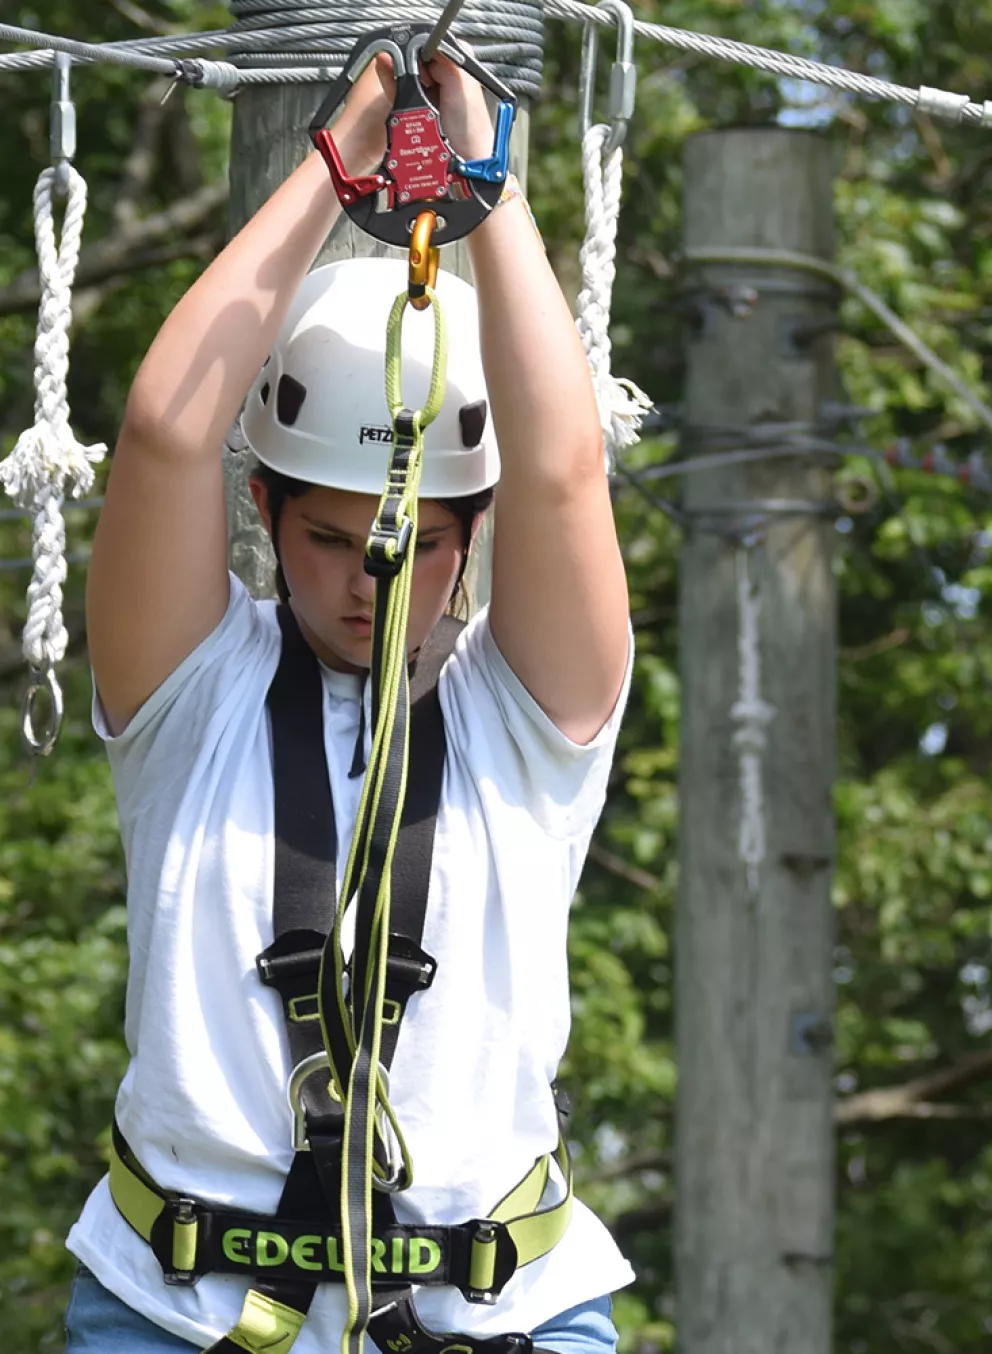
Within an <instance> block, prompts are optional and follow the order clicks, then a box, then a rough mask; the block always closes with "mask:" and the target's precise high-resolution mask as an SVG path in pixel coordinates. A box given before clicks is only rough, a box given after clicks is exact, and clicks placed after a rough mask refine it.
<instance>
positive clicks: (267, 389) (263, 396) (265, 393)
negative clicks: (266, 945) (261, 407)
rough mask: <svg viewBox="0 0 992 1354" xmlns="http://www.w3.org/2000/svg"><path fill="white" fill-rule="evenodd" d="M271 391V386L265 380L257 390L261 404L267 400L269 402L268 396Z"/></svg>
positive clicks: (266, 402)
mask: <svg viewBox="0 0 992 1354" xmlns="http://www.w3.org/2000/svg"><path fill="white" fill-rule="evenodd" d="M271 393H272V389H271V387H270V385H269V383H268V381H266V383H265V385H264V386H262V389H261V390H260V391H259V392H258V397H259V399H260V400H261V401H262V403H263V404H268V402H269V396H270V395H271Z"/></svg>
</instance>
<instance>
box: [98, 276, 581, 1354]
mask: <svg viewBox="0 0 992 1354" xmlns="http://www.w3.org/2000/svg"><path fill="white" fill-rule="evenodd" d="M427 296H428V301H429V304H430V305H431V306H432V308H433V309H434V316H435V361H434V371H433V379H432V384H431V390H430V393H429V396H428V399H427V401H426V404H425V407H424V409H422V410H410V409H408V408H406V407H405V406H404V405H403V401H402V392H401V389H400V353H401V347H402V344H401V338H402V322H403V315H404V311H405V309H406V307H407V305H408V304H409V298H408V296H407V294H406V293H405V292H404V293H402V294H401V295H400V296H399V297H397V300H396V303H395V304H394V306H393V311H392V314H391V316H390V320H389V326H388V332H387V347H386V393H387V400H388V404H389V409H390V413H391V415H392V418H393V433H394V436H393V456H392V460H391V464H390V470H389V476H388V481H387V485H386V490H385V492H384V494H383V496H382V499H381V501H380V504H379V509H378V512H377V515H376V519H375V522H374V524H373V527H372V531H371V533H370V536H369V540H368V544H367V550H366V562H365V567H366V569H367V570H368V572H369V573H371V574H373V575H375V576H376V578H377V583H376V598H375V612H374V627H373V643H372V701H373V726H374V730H375V733H374V737H373V744H372V755H371V757H370V760H369V766H368V769H367V772H366V778H365V784H364V787H363V792H362V799H361V803H360V805H359V809H358V815H357V822H356V829H355V835H354V838H353V841H352V844H351V851H350V854H349V859H348V867H347V870H346V873H345V879H344V884H343V888H342V905H341V906H340V907H336V906H335V875H336V868H335V867H336V858H337V844H336V834H335V828H334V812H333V806H332V803H331V792H330V782H329V778H328V773H327V765H326V759H325V753H324V738H323V729H322V683H321V677H320V671H319V666H318V663H317V659H316V657H315V655H314V654H313V652H312V650H311V649H310V648H309V646H308V645H307V644H306V642H305V640H304V639H303V637H302V636H301V634H300V632H299V629H298V627H297V625H296V622H295V618H294V617H293V614H292V612H291V611H290V609H289V608H287V607H284V608H282V609H281V610H280V612H279V623H280V628H281V633H282V652H281V657H280V662H279V668H278V671H277V673H276V675H275V677H274V679H273V682H272V684H271V687H270V690H269V695H268V707H269V713H270V720H271V728H272V739H273V780H274V789H275V805H276V816H275V837H276V853H275V888H274V900H273V901H274V939H273V943H272V944H271V945H270V946H269V947H268V948H267V949H266V950H265V951H264V952H263V954H261V955H260V956H259V958H258V969H259V975H260V977H261V980H262V981H263V982H264V983H266V984H267V985H269V986H272V987H274V988H276V990H277V991H278V992H279V994H280V996H281V998H282V1002H283V1010H284V1015H285V1019H286V1028H287V1032H288V1038H289V1045H290V1052H291V1056H292V1059H293V1062H294V1064H295V1070H294V1072H293V1074H292V1076H291V1078H290V1088H289V1089H290V1096H291V1102H292V1108H293V1123H292V1132H293V1142H294V1146H295V1147H296V1149H297V1150H296V1154H295V1156H294V1160H293V1164H292V1167H291V1169H290V1171H289V1174H288V1175H287V1178H286V1181H285V1185H284V1188H283V1192H282V1197H281V1199H280V1201H279V1205H278V1208H277V1211H276V1214H275V1216H274V1217H269V1216H264V1215H258V1214H251V1213H245V1212H242V1211H239V1210H236V1209H231V1208H225V1207H218V1206H216V1205H214V1204H212V1203H210V1202H208V1201H204V1200H199V1199H192V1198H186V1197H181V1196H178V1195H176V1194H174V1193H171V1192H169V1191H165V1190H162V1189H160V1188H159V1187H158V1186H157V1185H156V1184H155V1182H154V1181H153V1180H152V1179H151V1178H150V1177H149V1176H148V1174H147V1173H146V1172H145V1171H144V1170H143V1168H142V1167H141V1165H140V1163H139V1162H138V1161H137V1159H136V1158H135V1156H134V1154H133V1153H132V1152H131V1150H130V1149H129V1147H128V1146H127V1144H126V1143H125V1142H124V1141H123V1139H122V1137H121V1135H120V1134H119V1133H115V1140H114V1156H113V1159H112V1162H111V1172H110V1184H111V1192H112V1194H113V1197H114V1200H115V1203H116V1204H117V1207H118V1208H119V1209H120V1211H121V1213H122V1214H123V1215H124V1217H125V1218H126V1219H127V1221H128V1222H129V1223H130V1224H131V1226H132V1227H134V1229H135V1230H136V1231H137V1232H138V1233H139V1234H140V1235H141V1236H143V1237H144V1238H145V1239H146V1240H147V1241H148V1242H149V1243H150V1244H151V1245H152V1247H153V1250H154V1252H155V1255H156V1257H157V1259H158V1260H159V1263H160V1264H161V1265H162V1269H163V1273H164V1275H165V1277H166V1280H167V1282H170V1283H181V1284H188V1283H195V1282H196V1280H197V1279H198V1278H199V1277H200V1276H201V1275H202V1274H206V1273H210V1272H217V1273H228V1274H242V1275H244V1274H250V1275H251V1276H252V1283H251V1287H250V1288H249V1290H248V1293H247V1296H246V1298H245V1301H244V1305H243V1308H242V1312H241V1316H240V1318H239V1321H238V1323H237V1325H236V1326H235V1327H234V1329H232V1330H231V1331H230V1332H228V1334H227V1335H226V1336H224V1337H223V1338H222V1339H221V1340H220V1341H218V1342H217V1343H216V1344H215V1345H213V1346H212V1350H213V1351H215V1354H236V1351H238V1350H242V1351H243V1350H248V1351H250V1354H262V1351H263V1350H264V1351H266V1354H288V1351H289V1350H290V1348H291V1347H292V1344H293V1342H294V1341H295V1339H296V1336H297V1335H298V1334H299V1331H300V1329H301V1328H302V1325H303V1322H304V1321H305V1319H306V1315H307V1312H308V1311H309V1308H310V1305H311V1303H312V1302H313V1298H314V1295H315V1293H316V1291H317V1288H318V1286H319V1285H320V1284H321V1283H326V1282H344V1284H345V1286H346V1288H347V1291H348V1297H349V1316H348V1321H347V1324H346V1327H345V1331H344V1335H343V1338H342V1349H343V1350H344V1352H345V1354H360V1351H361V1348H362V1341H363V1336H364V1333H365V1331H366V1330H368V1331H369V1333H370V1334H371V1336H372V1338H373V1339H374V1341H375V1342H376V1344H377V1345H378V1347H379V1349H380V1350H381V1351H382V1354H444V1351H445V1350H450V1349H451V1347H452V1346H453V1345H454V1346H456V1347H457V1348H458V1349H459V1350H460V1351H461V1352H462V1354H529V1351H530V1350H531V1348H532V1345H531V1340H530V1337H529V1336H528V1335H526V1334H522V1333H521V1334H512V1335H501V1336H493V1337H489V1338H477V1337H475V1336H473V1335H466V1334H450V1333H438V1332H434V1331H430V1330H427V1329H426V1328H425V1327H424V1326H422V1325H421V1323H420V1321H419V1320H418V1318H417V1315H416V1311H415V1309H414V1305H413V1300H412V1292H411V1286H412V1285H451V1286H454V1287H456V1288H458V1289H459V1290H460V1292H461V1293H462V1295H463V1296H464V1297H465V1298H466V1299H467V1300H468V1301H470V1302H481V1303H493V1302H495V1301H496V1299H497V1298H498V1296H499V1294H500V1292H501V1291H502V1289H503V1288H504V1287H505V1285H506V1283H507V1282H508V1281H509V1279H510V1278H511V1277H512V1275H513V1274H514V1272H515V1271H516V1269H517V1268H518V1267H519V1266H520V1265H523V1264H527V1263H529V1262H530V1261H532V1260H535V1259H538V1258H539V1257H540V1256H542V1255H546V1254H547V1253H548V1252H549V1251H550V1250H551V1249H552V1248H553V1247H554V1246H555V1245H556V1244H557V1242H558V1241H559V1240H560V1238H561V1237H562V1235H563V1234H564V1232H565V1230H566V1228H567V1226H568V1222H569V1219H570V1215H571V1202H572V1181H571V1167H570V1163H569V1159H568V1152H567V1148H566V1145H565V1140H564V1136H563V1134H561V1133H559V1141H558V1145H557V1147H556V1149H555V1151H554V1152H553V1153H552V1154H551V1155H550V1156H548V1157H543V1158H541V1159H540V1160H538V1161H537V1162H536V1163H535V1164H534V1166H533V1168H532V1169H531V1170H530V1171H529V1172H528V1173H527V1175H526V1176H525V1177H524V1179H523V1180H521V1181H520V1182H519V1183H518V1184H517V1185H516V1186H515V1187H514V1188H513V1189H512V1190H511V1191H510V1192H509V1193H508V1194H507V1195H506V1196H505V1197H504V1198H503V1199H502V1200H500V1202H499V1203H498V1204H497V1205H496V1206H495V1207H494V1208H493V1209H492V1210H491V1212H490V1213H489V1215H488V1216H487V1217H485V1218H474V1219H469V1220H467V1221H466V1222H464V1223H461V1224H458V1225H454V1226H430V1225H427V1226H425V1225H421V1224H416V1225H404V1224H400V1223H398V1222H397V1220H396V1214H395V1210H394V1208H393V1203H392V1197H393V1195H394V1194H395V1193H397V1192H399V1191H401V1190H403V1189H405V1188H406V1187H407V1186H408V1185H409V1184H410V1183H411V1181H412V1164H411V1162H410V1160H409V1156H408V1153H407V1151H406V1146H405V1144H404V1142H403V1137H402V1132H401V1126H400V1125H399V1124H398V1122H397V1120H396V1117H395V1115H394V1113H393V1111H392V1109H391V1107H390V1105H389V1102H388V1095H387V1079H388V1071H389V1067H390V1065H391V1062H392V1059H393V1056H394V1054H395V1050H396V1042H397V1036H398V1033H399V1027H400V1022H401V1021H402V1018H403V1013H404V1011H405V1009H406V1006H407V1003H408V1002H409V1001H410V1000H411V999H412V998H413V997H414V996H415V995H416V994H418V993H423V992H424V991H426V990H427V989H429V987H430V986H431V983H432V981H433V977H434V967H435V966H434V961H433V959H432V958H431V957H430V956H429V955H428V954H426V952H425V951H424V950H423V948H422V939H423V928H424V918H425V914H426V907H427V894H428V885H429V880H430V866H431V855H432V850H433V839H434V829H435V826H436V818H437V812H438V806H439V801H440V796H441V784H442V778H443V771H444V759H445V746H446V744H445V733H444V721H443V718H442V714H441V709H440V703H439V700H438V693H437V681H438V676H439V674H440V670H441V667H442V665H443V663H444V660H445V658H446V657H447V655H448V653H450V651H451V649H452V647H453V645H454V642H455V638H456V636H457V629H458V627H457V623H452V622H450V621H447V620H446V621H443V622H442V623H441V624H440V625H439V626H438V627H437V628H436V629H435V632H434V634H433V635H432V636H431V638H430V639H429V640H428V642H427V643H426V644H425V645H424V647H423V649H422V651H421V653H420V655H419V657H418V659H417V662H416V665H415V668H414V672H413V677H412V680H411V676H410V671H409V668H408V662H407V616H408V612H409V593H410V582H411V573H412V568H413V561H414V556H415V552H416V540H417V490H418V486H419V480H420V458H421V453H422V443H423V429H424V428H425V427H426V426H427V424H429V422H430V421H431V419H432V418H433V417H435V415H436V413H437V411H438V409H439V408H440V405H441V399H442V396H443V389H444V372H445V366H446V362H445V357H446V346H445V334H444V323H443V317H442V315H441V313H440V309H439V307H438V303H437V298H436V296H435V295H434V293H433V291H431V290H428V292H427ZM350 904H353V905H354V906H355V909H356V923H355V943H354V950H353V953H352V956H351V960H350V963H346V962H345V956H344V953H343V950H342V946H341V927H342V919H343V916H344V913H345V910H346V909H347V907H348V906H349V905H350ZM332 919H333V927H332V928H331V929H330V934H328V930H329V927H330V925H331V921H332ZM552 1160H554V1161H555V1162H556V1164H557V1166H558V1169H559V1170H560V1172H561V1175H562V1178H563V1180H564V1182H565V1192H564V1196H563V1197H562V1198H561V1200H560V1201H559V1202H557V1203H555V1204H553V1205H551V1206H550V1207H547V1208H543V1209H542V1208H541V1206H540V1205H541V1200H542V1197H543V1195H544V1192H545V1187H546V1185H547V1183H548V1179H549V1171H550V1166H551V1161H552Z"/></svg>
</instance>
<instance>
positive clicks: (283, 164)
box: [224, 30, 530, 602]
mask: <svg viewBox="0 0 992 1354" xmlns="http://www.w3.org/2000/svg"><path fill="white" fill-rule="evenodd" d="M350 36H353V37H354V39H355V40H357V38H358V32H357V30H356V32H355V33H354V34H353V35H350ZM326 92H327V89H326V86H324V85H316V84H311V85H264V86H259V85H255V86H249V87H248V88H246V89H244V90H243V91H242V92H241V93H240V94H239V95H238V97H237V99H236V100H235V103H234V124H233V128H232V132H231V161H230V177H231V198H230V209H229V217H228V225H229V230H230V233H231V234H232V235H233V234H234V233H235V232H237V231H238V230H240V229H241V227H242V226H243V225H244V224H245V222H246V221H248V220H249V219H250V218H251V216H253V215H254V213H255V212H256V211H257V210H258V209H259V207H260V206H261V205H262V203H263V202H265V201H266V199H267V198H268V197H269V196H271V194H272V193H273V192H274V191H275V190H276V188H278V186H279V185H280V184H281V183H282V182H283V181H284V180H285V179H287V178H288V177H289V175H290V174H292V172H293V170H294V169H295V168H296V167H297V165H299V164H301V163H302V161H303V160H304V159H305V158H306V156H307V155H308V154H309V153H310V151H311V150H312V146H311V143H310V140H309V137H308V135H307V128H308V127H309V125H310V121H311V119H312V117H313V115H314V113H315V112H316V110H317V108H318V107H319V105H320V101H321V99H322V98H323V97H324V95H325V94H326ZM529 121H530V118H529V113H528V110H527V107H526V101H525V100H523V99H521V100H520V107H519V110H518V113H517V120H516V125H515V128H514V132H513V137H512V139H511V142H510V166H511V168H512V170H513V172H514V173H515V174H516V176H517V178H518V179H520V181H521V183H524V184H525V183H526V176H527V143H528V135H529ZM378 256H391V257H396V258H399V257H402V254H401V251H399V250H396V249H392V248H390V247H389V246H388V245H383V244H380V243H379V241H378V240H374V239H373V238H372V237H371V236H370V235H366V234H365V233H364V231H361V230H359V229H358V228H357V227H356V226H354V225H352V223H351V220H350V219H349V218H348V217H347V216H346V215H344V214H343V213H342V215H341V217H340V219H339V220H338V222H337V224H336V225H335V227H334V229H333V230H332V231H331V234H330V235H329V237H328V239H327V243H326V244H325V246H324V248H323V249H322V250H321V253H320V255H319V257H318V259H317V264H316V265H315V266H317V265H319V264H323V263H331V262H333V261H334V260H335V259H342V258H368V257H378ZM441 267H442V268H443V269H447V270H448V271H449V272H453V273H457V274H458V275H459V276H460V277H465V278H469V279H471V270H470V267H469V261H468V251H467V249H466V246H465V244H464V242H459V243H456V244H452V245H447V246H445V247H444V249H443V250H442V252H441ZM383 344H384V345H385V334H383ZM248 467H249V462H248V461H247V459H246V457H245V456H243V455H231V454H227V455H226V456H225V468H224V478H225V484H226V489H227V512H228V537H229V545H230V551H229V553H230V563H231V568H232V569H233V570H234V572H235V573H236V574H237V575H238V577H239V578H240V579H241V580H242V582H243V583H244V584H245V586H246V587H247V588H248V590H249V592H251V593H252V595H253V596H255V597H272V596H274V595H275V592H274V570H275V558H274V556H273V554H272V549H271V547H270V545H269V541H268V537H267V536H266V534H265V530H264V528H263V527H262V524H261V522H260V520H259V517H258V514H257V513H256V511H255V506H254V504H253V502H252V499H251V494H250V492H249V489H248ZM472 555H473V559H472V564H471V565H470V568H469V571H468V573H467V574H466V583H467V585H468V589H469V594H470V597H472V599H473V601H475V602H481V601H484V600H486V599H487V598H488V595H489V577H490V569H489V556H490V550H489V547H488V542H487V539H486V537H485V536H484V535H482V536H480V539H479V540H478V541H477V544H476V547H475V549H474V550H473V552H472Z"/></svg>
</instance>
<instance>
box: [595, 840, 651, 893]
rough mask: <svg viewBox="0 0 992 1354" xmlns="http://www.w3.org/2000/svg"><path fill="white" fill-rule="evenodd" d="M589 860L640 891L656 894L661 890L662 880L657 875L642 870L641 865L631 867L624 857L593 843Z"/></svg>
mask: <svg viewBox="0 0 992 1354" xmlns="http://www.w3.org/2000/svg"><path fill="white" fill-rule="evenodd" d="M589 859H590V860H592V861H595V863H596V864H597V865H601V866H602V867H603V869H604V870H609V872H610V874H615V875H617V876H618V877H619V878H620V879H626V880H627V882H628V883H629V884H636V886H637V887H638V888H639V889H644V890H645V892H647V893H654V892H656V891H657V890H658V889H660V888H661V880H660V879H659V878H658V876H657V875H655V874H649V873H648V871H647V870H642V869H641V868H640V866H639V865H631V864H630V862H629V861H626V860H624V858H623V857H622V856H616V855H614V854H613V852H612V851H606V850H604V848H603V847H602V846H598V845H597V844H596V842H593V843H592V844H591V846H590V847H589Z"/></svg>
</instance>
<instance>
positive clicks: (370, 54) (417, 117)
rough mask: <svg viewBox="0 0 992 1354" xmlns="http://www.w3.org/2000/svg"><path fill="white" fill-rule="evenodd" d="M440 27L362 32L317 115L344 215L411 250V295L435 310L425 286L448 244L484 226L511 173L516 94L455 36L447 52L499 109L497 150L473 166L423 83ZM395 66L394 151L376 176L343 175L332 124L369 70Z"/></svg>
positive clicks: (315, 130) (314, 129) (389, 144)
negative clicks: (380, 58) (380, 62)
mask: <svg viewBox="0 0 992 1354" xmlns="http://www.w3.org/2000/svg"><path fill="white" fill-rule="evenodd" d="M433 32H434V25H433V24H403V25H398V26H395V27H392V28H380V29H377V30H375V31H374V32H372V33H366V34H363V36H362V37H361V38H360V39H359V40H358V42H357V43H356V45H355V47H354V49H353V50H352V52H351V55H350V56H349V57H348V59H347V61H346V62H345V66H344V69H343V70H342V72H341V74H340V75H339V76H338V78H337V79H336V80H335V81H334V84H333V85H332V86H331V88H330V90H329V91H328V94H327V97H326V98H325V99H324V101H323V103H322V104H321V105H320V107H319V108H318V109H317V112H316V113H315V114H314V118H313V121H312V122H311V124H310V136H311V138H312V140H313V143H314V145H315V146H316V148H317V150H318V151H319V152H320V154H321V155H322V156H323V158H324V161H325V163H326V165H327V168H328V170H329V172H330V175H331V181H332V183H333V184H334V188H335V191H336V192H337V195H338V199H339V200H340V202H341V206H342V208H343V210H344V211H345V212H346V213H347V214H348V216H349V217H350V218H351V219H352V221H354V223H355V224H356V225H357V226H358V227H359V228H360V229H362V230H364V231H366V232H367V233H368V234H369V235H372V236H373V237H374V238H375V239H377V240H381V241H383V243H385V244H391V245H397V246H399V247H400V248H403V249H406V248H409V251H410V289H409V295H410V299H411V302H412V303H413V305H414V307H415V309H418V310H424V309H426V308H427V304H428V303H427V300H426V288H427V286H428V285H429V283H430V281H431V273H432V272H433V273H434V274H435V275H436V272H437V254H436V253H435V252H434V251H435V250H436V249H437V248H439V247H440V246H441V245H444V244H450V243H451V242H452V241H454V240H460V239H461V238H462V237H463V236H465V235H467V234H468V233H469V232H470V231H472V230H474V229H475V227H476V226H478V225H480V224H481V222H483V221H484V220H485V219H486V217H487V216H488V215H489V213H490V212H491V211H492V210H493V208H494V207H495V206H496V204H497V203H498V201H499V198H500V194H501V192H502V190H503V185H504V183H505V182H506V176H507V172H508V169H509V157H510V133H511V131H512V129H513V120H514V117H515V115H516V109H517V100H516V96H515V95H514V94H513V93H512V91H511V90H509V89H508V88H507V87H506V85H504V84H503V82H502V81H501V80H498V79H496V77H495V76H494V75H492V74H491V73H490V72H489V71H488V70H487V69H486V68H485V66H483V65H482V64H481V63H480V62H479V61H477V60H476V59H475V57H474V56H473V55H472V53H471V52H469V51H468V50H467V49H466V48H465V47H463V46H462V45H461V43H459V42H458V41H457V40H456V39H455V38H453V37H448V38H447V39H445V41H444V42H443V43H442V44H441V45H440V50H441V51H442V52H443V53H444V55H445V56H447V57H449V58H450V59H451V60H452V61H454V62H455V63H456V64H457V65H459V66H460V67H461V68H462V69H463V70H464V71H466V72H467V73H468V74H469V75H471V76H472V77H473V78H474V79H475V80H477V81H478V82H479V84H480V85H482V87H483V88H484V89H487V90H488V91H489V92H490V93H491V94H493V95H495V97H496V98H497V100H498V101H499V103H498V107H497V111H496V130H495V142H494V146H493V152H492V154H491V155H489V156H487V157H485V158H484V159H476V160H465V159H463V158H462V157H461V156H460V155H458V154H457V153H456V152H455V150H454V149H453V148H452V146H451V144H450V142H449V141H448V140H447V138H446V136H445V134H444V128H443V126H442V124H441V117H440V114H439V112H438V109H437V108H436V106H435V105H434V103H433V102H432V101H431V99H430V98H429V97H428V95H427V92H426V90H425V89H424V86H423V83H422V82H421V79H420V57H421V52H422V50H423V48H424V45H425V44H426V43H427V41H428V39H429V38H431V36H432V34H433ZM380 52H385V53H388V55H389V56H390V57H391V58H392V62H393V72H394V74H395V77H396V97H395V99H394V101H393V107H392V110H391V112H390V114H389V117H388V120H387V124H386V153H385V155H384V156H383V159H382V163H381V164H380V165H379V167H378V169H376V170H375V171H374V172H373V173H371V174H363V175H359V176H357V177H352V176H350V175H349V174H348V172H347V170H346V169H345V166H344V162H343V161H342V159H341V155H340V152H339V151H338V148H337V145H336V143H335V141H334V137H333V135H332V133H331V132H330V131H329V130H328V128H327V123H328V121H329V120H330V119H331V117H332V116H333V115H334V113H335V112H336V111H337V109H338V108H339V107H340V106H341V104H342V103H343V102H344V100H345V98H346V97H347V95H348V93H349V91H350V90H351V88H352V86H353V85H354V83H355V81H356V80H357V79H358V78H359V76H360V75H361V74H362V72H363V71H364V70H365V69H366V67H367V66H368V65H369V64H370V62H372V61H373V60H374V59H375V57H376V56H377V55H378V54H379V53H380Z"/></svg>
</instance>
